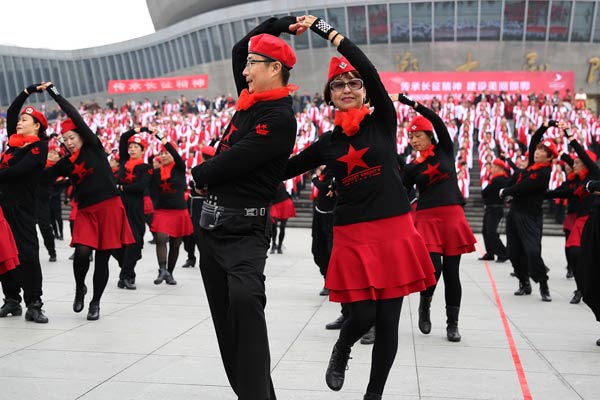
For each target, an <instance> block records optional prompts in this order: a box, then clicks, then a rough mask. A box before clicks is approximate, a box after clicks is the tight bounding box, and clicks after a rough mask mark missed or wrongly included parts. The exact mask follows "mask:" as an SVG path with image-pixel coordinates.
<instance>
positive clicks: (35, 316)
mask: <svg viewBox="0 0 600 400" xmlns="http://www.w3.org/2000/svg"><path fill="white" fill-rule="evenodd" d="M43 305H44V303H42V302H41V301H40V300H36V301H34V302H33V303H31V304H30V305H29V306H28V307H27V312H26V313H25V321H33V322H35V323H37V324H47V323H48V317H46V316H45V315H44V310H42V306H43Z"/></svg>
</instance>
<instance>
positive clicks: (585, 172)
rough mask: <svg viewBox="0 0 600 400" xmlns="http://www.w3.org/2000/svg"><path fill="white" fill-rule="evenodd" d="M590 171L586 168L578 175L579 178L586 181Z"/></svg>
mask: <svg viewBox="0 0 600 400" xmlns="http://www.w3.org/2000/svg"><path fill="white" fill-rule="evenodd" d="M588 172H590V171H588V170H587V169H584V170H583V171H581V172H580V173H579V174H578V175H579V179H581V180H582V181H585V178H587V176H588Z"/></svg>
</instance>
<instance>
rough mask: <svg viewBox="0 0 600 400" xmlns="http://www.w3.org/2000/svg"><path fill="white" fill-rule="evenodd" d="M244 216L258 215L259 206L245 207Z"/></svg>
mask: <svg viewBox="0 0 600 400" xmlns="http://www.w3.org/2000/svg"><path fill="white" fill-rule="evenodd" d="M244 217H258V208H244Z"/></svg>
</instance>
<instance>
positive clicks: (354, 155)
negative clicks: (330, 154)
mask: <svg viewBox="0 0 600 400" xmlns="http://www.w3.org/2000/svg"><path fill="white" fill-rule="evenodd" d="M368 150H369V148H368V147H365V148H364V149H360V150H356V149H354V147H352V145H350V147H348V153H347V154H346V155H345V156H342V157H340V158H338V159H337V160H338V161H341V162H343V163H346V164H347V165H348V175H350V173H351V172H352V170H353V169H354V167H364V168H369V166H368V165H367V164H366V163H365V162H364V161H363V159H362V156H363V154H365V153H366V152H367V151H368Z"/></svg>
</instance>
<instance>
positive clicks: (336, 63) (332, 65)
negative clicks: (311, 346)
mask: <svg viewBox="0 0 600 400" xmlns="http://www.w3.org/2000/svg"><path fill="white" fill-rule="evenodd" d="M350 71H356V68H354V67H353V66H352V65H351V64H350V62H348V60H346V57H344V56H341V57H340V58H338V57H331V60H330V61H329V72H327V81H328V82H329V81H331V80H332V79H333V78H335V77H336V76H338V75H341V74H345V73H346V72H350Z"/></svg>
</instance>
